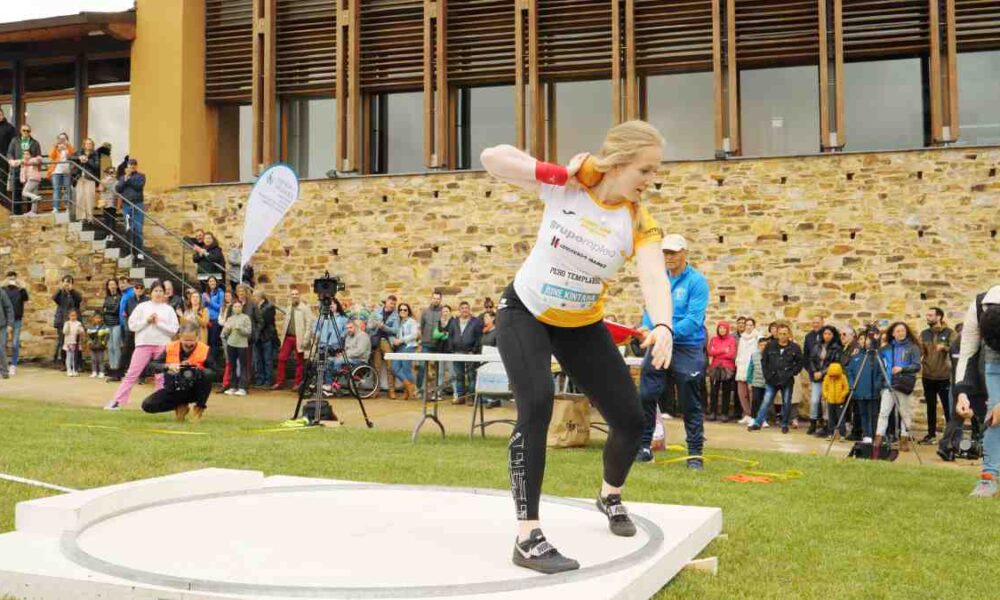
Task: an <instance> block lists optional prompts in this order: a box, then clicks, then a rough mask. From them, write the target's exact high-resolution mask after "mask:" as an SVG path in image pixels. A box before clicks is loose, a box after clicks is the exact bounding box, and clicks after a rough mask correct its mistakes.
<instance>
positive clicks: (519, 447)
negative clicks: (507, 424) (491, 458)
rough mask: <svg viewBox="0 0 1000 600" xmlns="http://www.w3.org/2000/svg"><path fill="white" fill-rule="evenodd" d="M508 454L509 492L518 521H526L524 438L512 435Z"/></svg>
mask: <svg viewBox="0 0 1000 600" xmlns="http://www.w3.org/2000/svg"><path fill="white" fill-rule="evenodd" d="M508 451H509V453H510V456H509V460H510V490H511V493H512V494H513V495H514V509H515V511H516V512H517V518H518V520H520V521H526V520H527V519H528V492H527V485H526V479H527V476H528V471H527V468H525V464H524V436H522V435H521V434H520V433H514V435H513V436H512V437H511V438H510V445H509V446H508Z"/></svg>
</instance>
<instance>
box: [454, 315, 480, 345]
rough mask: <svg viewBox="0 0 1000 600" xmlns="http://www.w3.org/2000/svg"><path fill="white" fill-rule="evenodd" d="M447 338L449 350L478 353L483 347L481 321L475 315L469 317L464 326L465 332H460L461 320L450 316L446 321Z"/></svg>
mask: <svg viewBox="0 0 1000 600" xmlns="http://www.w3.org/2000/svg"><path fill="white" fill-rule="evenodd" d="M448 329H449V331H448V339H449V341H450V342H451V351H452V352H454V353H456V354H479V351H480V350H481V349H482V347H483V322H482V321H480V320H479V319H478V318H476V317H469V322H468V323H467V324H466V326H465V333H462V326H461V320H460V319H459V318H458V317H452V319H451V322H450V323H448Z"/></svg>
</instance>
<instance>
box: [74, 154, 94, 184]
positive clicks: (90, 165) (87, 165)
mask: <svg viewBox="0 0 1000 600" xmlns="http://www.w3.org/2000/svg"><path fill="white" fill-rule="evenodd" d="M82 154H83V152H80V154H77V155H74V156H73V158H72V159H70V160H72V161H73V162H75V163H76V164H78V165H80V167H81V168H82V169H83V170H84V171H86V172H87V174H88V175H90V177H87V175H83V174H81V173H80V172H79V171H76V170H74V171H73V179H74V180H78V179H79V178H80V177H86V178H87V181H93V182H94V185H97V184H98V182H100V180H101V157H100V155H99V154H97V151H96V150H95V151H94V152H91V153H90V154H88V155H87V159H86V160H80V156H81V155H82Z"/></svg>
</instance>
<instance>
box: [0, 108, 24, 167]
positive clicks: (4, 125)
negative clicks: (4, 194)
mask: <svg viewBox="0 0 1000 600" xmlns="http://www.w3.org/2000/svg"><path fill="white" fill-rule="evenodd" d="M16 137H17V129H15V128H14V126H13V125H11V123H10V121H8V120H7V119H6V118H5V119H4V120H3V121H0V149H3V150H4V151H5V152H6V151H7V149H8V148H10V141H11V140H12V139H14V138H16ZM18 158H20V157H18ZM0 163H3V164H2V165H0V167H2V168H3V170H4V171H6V170H7V162H6V161H0ZM5 183H6V182H5Z"/></svg>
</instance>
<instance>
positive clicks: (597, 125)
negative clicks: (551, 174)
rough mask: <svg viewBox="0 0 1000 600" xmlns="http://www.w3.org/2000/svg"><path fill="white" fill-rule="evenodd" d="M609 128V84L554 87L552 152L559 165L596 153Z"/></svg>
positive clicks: (562, 84) (588, 83)
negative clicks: (583, 154) (554, 113)
mask: <svg viewBox="0 0 1000 600" xmlns="http://www.w3.org/2000/svg"><path fill="white" fill-rule="evenodd" d="M610 127H611V82H610V81H572V82H566V83H557V84H556V137H557V139H558V142H557V146H556V150H557V151H558V159H559V163H560V164H566V163H568V162H569V161H570V159H571V158H573V157H574V156H575V155H577V154H579V153H581V152H593V153H596V152H597V151H598V150H600V149H601V144H603V143H604V136H605V134H607V132H608V129H609V128H610Z"/></svg>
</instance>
